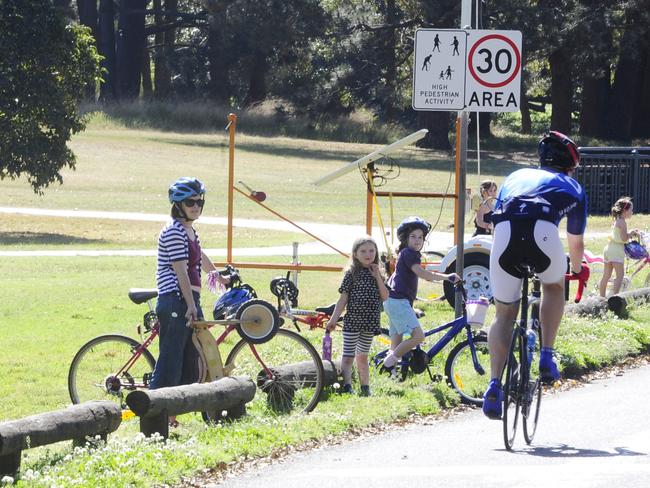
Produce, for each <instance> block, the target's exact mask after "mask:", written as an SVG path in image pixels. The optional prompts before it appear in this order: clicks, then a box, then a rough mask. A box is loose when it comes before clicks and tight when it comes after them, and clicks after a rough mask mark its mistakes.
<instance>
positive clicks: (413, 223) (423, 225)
mask: <svg viewBox="0 0 650 488" xmlns="http://www.w3.org/2000/svg"><path fill="white" fill-rule="evenodd" d="M414 229H422V232H424V237H426V236H427V234H428V233H429V231H430V230H431V224H430V223H429V222H427V221H426V220H424V219H421V218H420V217H413V216H412V217H406V218H405V219H404V220H402V222H401V223H400V224H399V226H398V227H397V238H398V239H399V240H400V241H404V240H406V238H407V237H408V235H409V234H410V233H411V231H413V230H414Z"/></svg>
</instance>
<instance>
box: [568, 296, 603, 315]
mask: <svg viewBox="0 0 650 488" xmlns="http://www.w3.org/2000/svg"><path fill="white" fill-rule="evenodd" d="M608 311H609V305H608V304H607V299H606V298H602V297H588V298H586V299H583V300H582V301H581V302H580V303H572V304H570V305H567V306H566V307H565V308H564V314H565V315H591V316H595V315H603V314H605V313H607V312H608Z"/></svg>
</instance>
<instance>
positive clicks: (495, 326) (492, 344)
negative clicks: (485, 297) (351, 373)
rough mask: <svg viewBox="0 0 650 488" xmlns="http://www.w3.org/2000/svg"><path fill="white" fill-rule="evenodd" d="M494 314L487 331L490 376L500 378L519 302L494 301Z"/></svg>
mask: <svg viewBox="0 0 650 488" xmlns="http://www.w3.org/2000/svg"><path fill="white" fill-rule="evenodd" d="M494 304H495V307H496V315H495V317H494V321H493V322H492V326H491V327H490V330H489V332H488V346H489V348H490V371H491V376H490V377H491V378H500V377H501V371H502V370H503V367H504V365H505V364H506V357H507V355H508V348H509V347H510V340H511V339H512V324H513V322H514V321H515V320H516V319H517V312H518V311H519V302H518V301H517V302H515V303H507V304H506V303H501V302H498V301H496V300H495V301H494Z"/></svg>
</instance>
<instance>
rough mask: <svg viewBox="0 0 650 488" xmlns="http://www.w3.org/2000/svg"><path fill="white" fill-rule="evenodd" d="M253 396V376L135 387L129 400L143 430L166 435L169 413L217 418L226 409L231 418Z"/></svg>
mask: <svg viewBox="0 0 650 488" xmlns="http://www.w3.org/2000/svg"><path fill="white" fill-rule="evenodd" d="M254 397H255V383H253V381H252V380H251V379H249V378H245V377H225V378H219V379H218V380H215V381H211V382H209V383H193V384H191V385H181V386H172V387H168V388H159V389H156V390H136V391H132V392H131V393H129V394H128V395H127V397H126V404H127V405H128V406H129V408H130V409H131V410H132V411H133V413H135V414H136V415H137V416H138V417H140V432H142V433H143V434H144V435H146V436H151V435H152V434H153V433H154V432H158V433H159V434H160V435H161V436H162V437H163V438H165V439H166V438H167V437H168V436H169V416H170V415H181V414H184V413H190V412H204V417H207V418H209V419H211V420H213V421H216V420H219V419H220V418H221V417H222V415H221V412H223V411H226V412H227V413H228V415H227V417H228V418H231V419H232V418H239V417H241V416H243V415H244V414H245V413H246V407H245V405H246V403H248V402H250V401H251V400H252V399H253V398H254Z"/></svg>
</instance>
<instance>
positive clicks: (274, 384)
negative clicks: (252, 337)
mask: <svg viewBox="0 0 650 488" xmlns="http://www.w3.org/2000/svg"><path fill="white" fill-rule="evenodd" d="M253 351H255V353H256V354H257V355H258V356H259V358H260V359H261V360H262V361H263V363H264V365H265V368H263V367H262V365H261V364H260V361H259V360H258V359H257V358H256V357H255V353H254V352H253ZM226 364H227V365H230V364H232V365H233V366H234V368H233V371H232V373H231V374H232V375H233V376H247V377H250V378H251V379H252V380H253V381H254V382H255V384H256V385H257V387H258V388H259V391H258V394H257V395H256V396H255V399H254V400H253V402H251V404H249V405H248V407H249V408H250V409H252V410H254V411H259V412H260V413H286V412H288V411H294V412H310V411H311V410H313V409H314V407H315V406H316V404H317V403H318V400H319V396H320V393H321V391H322V389H323V378H324V372H323V364H322V362H321V359H320V356H319V355H318V352H317V351H316V349H314V347H313V346H312V345H311V344H310V343H309V342H308V341H307V340H306V339H305V338H303V337H302V336H300V335H299V334H297V333H295V332H293V331H290V330H286V329H280V330H278V332H277V334H276V335H275V336H274V337H273V339H271V340H270V341H268V342H265V343H264V344H256V345H254V346H251V345H250V344H248V343H247V342H246V341H244V340H241V341H239V342H238V343H237V344H235V346H234V347H233V349H232V351H230V353H229V355H228V358H227V359H226Z"/></svg>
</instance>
